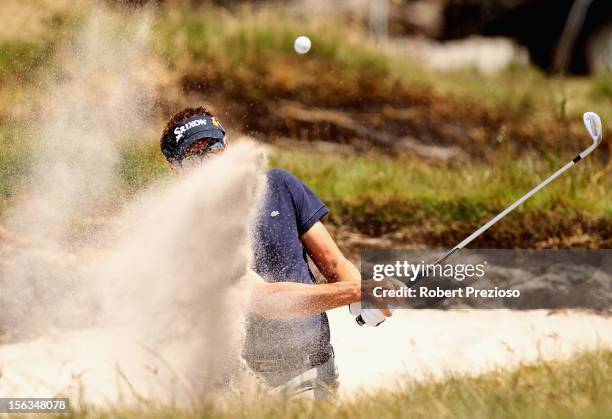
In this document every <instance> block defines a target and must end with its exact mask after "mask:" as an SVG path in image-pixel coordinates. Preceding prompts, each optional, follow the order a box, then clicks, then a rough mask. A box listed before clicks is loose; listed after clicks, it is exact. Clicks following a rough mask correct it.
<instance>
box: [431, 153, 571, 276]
mask: <svg viewBox="0 0 612 419" xmlns="http://www.w3.org/2000/svg"><path fill="white" fill-rule="evenodd" d="M575 161H576V159H574V160H571V161H569V162H568V163H567V164H566V165H565V166H563V167H562V168H560V169H559V170H557V171H556V172H555V173H553V174H552V175H550V176H549V177H548V178H547V179H546V180H544V181H543V182H541V183H540V184H539V185H537V186H536V187H535V188H533V189H532V190H530V191H529V192H527V193H526V194H525V195H523V196H522V197H520V198H519V199H517V200H516V201H514V203H513V204H512V205H510V206H509V207H508V208H506V209H505V210H503V211H502V212H500V213H499V214H497V215H496V216H495V217H493V218H492V219H491V220H489V221H488V222H487V223H486V224H484V225H483V226H482V227H480V228H479V229H478V230H476V231H475V232H473V233H472V234H470V235H469V236H468V237H466V238H465V239H464V240H463V241H462V242H461V243H459V244H458V245H456V246H455V247H453V248H452V249H451V250H449V251H448V252H447V253H446V254H445V255H443V256H441V257H440V258H439V259H438V260H436V261H435V262H434V263H433V264H434V265H438V264H440V263H444V261H445V260H446V259H448V258H449V257H450V256H451V255H452V254H453V253H455V252H457V251H459V250H461V249H463V248H464V247H465V246H467V245H468V244H470V243H471V242H472V241H473V240H474V239H475V238H476V237H478V236H480V235H481V234H482V233H484V232H485V231H487V230H488V229H489V228H490V227H491V226H493V225H494V224H495V223H497V222H498V221H499V220H501V219H502V218H504V217H505V216H506V215H508V214H509V213H511V212H512V211H513V210H514V209H515V208H516V207H518V206H519V205H521V204H522V203H523V202H525V201H526V200H528V199H529V198H531V197H532V196H533V195H535V194H536V193H537V192H538V191H539V190H540V189H542V188H544V187H545V186H546V185H548V184H549V183H550V182H552V181H553V180H555V179H556V178H558V177H559V176H561V174H563V173H564V172H565V171H567V169H569V168H570V167H572V166H573V165H574V164H575Z"/></svg>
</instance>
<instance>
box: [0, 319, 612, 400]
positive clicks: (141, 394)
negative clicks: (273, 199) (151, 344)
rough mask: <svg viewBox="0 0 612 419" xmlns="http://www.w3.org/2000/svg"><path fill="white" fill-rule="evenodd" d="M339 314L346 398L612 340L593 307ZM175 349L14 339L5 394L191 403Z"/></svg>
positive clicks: (108, 339)
mask: <svg viewBox="0 0 612 419" xmlns="http://www.w3.org/2000/svg"><path fill="white" fill-rule="evenodd" d="M329 314H330V321H331V326H332V341H333V343H334V347H335V352H336V360H337V363H338V368H339V372H340V377H341V389H342V390H341V391H342V393H341V394H342V396H343V397H344V398H350V397H351V396H353V395H355V394H358V393H360V392H362V391H366V392H372V391H376V390H380V389H393V388H397V385H398V383H401V382H402V381H403V380H405V378H406V377H408V378H412V379H416V380H423V379H428V378H441V377H443V376H444V375H445V374H449V373H465V374H478V373H482V372H486V371H490V370H492V369H494V368H498V367H502V368H511V367H512V366H515V365H517V364H519V363H522V362H534V361H538V360H549V359H559V358H564V357H567V356H569V355H571V354H573V353H576V352H577V351H580V350H585V349H595V348H602V347H612V318H606V317H603V316H598V315H595V314H589V313H584V312H572V311H570V312H565V313H558V314H549V313H548V312H547V311H528V312H516V311H510V310H490V311H486V310H455V311H435V310H414V311H401V310H400V311H396V313H395V314H394V316H393V318H392V319H390V320H388V321H387V322H385V323H384V324H383V325H381V326H380V327H378V328H366V327H362V328H360V327H358V326H357V325H356V324H354V321H353V319H352V317H350V316H349V315H348V310H346V309H345V308H342V309H337V310H333V311H331V312H330V313H329ZM166 355H169V356H171V354H158V353H155V352H154V351H151V350H150V349H149V348H147V347H146V346H143V345H142V344H140V343H139V342H135V341H134V340H132V339H130V338H129V336H126V335H122V334H121V333H119V332H113V331H111V330H101V329H97V330H88V331H82V332H78V333H69V334H62V335H57V336H53V337H46V338H41V339H36V340H32V341H28V342H22V343H17V344H11V345H4V346H1V347H0V360H1V362H2V378H1V380H0V397H34V396H36V397H43V396H47V397H51V396H54V395H58V394H65V395H67V396H69V397H71V401H72V402H73V403H79V402H87V403H93V404H96V405H101V406H105V405H106V406H107V405H116V404H120V403H125V402H128V401H138V400H148V401H154V402H158V403H173V402H179V403H181V402H183V401H185V400H181V399H180V398H181V397H182V398H183V399H188V398H189V397H190V396H189V390H188V387H189V386H187V385H185V383H184V382H182V381H181V377H180V376H179V375H178V374H177V373H176V371H175V370H174V369H173V367H172V358H164V357H165V356H166Z"/></svg>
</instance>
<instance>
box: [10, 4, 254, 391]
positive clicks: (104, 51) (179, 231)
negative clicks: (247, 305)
mask: <svg viewBox="0 0 612 419" xmlns="http://www.w3.org/2000/svg"><path fill="white" fill-rule="evenodd" d="M132 13H133V14H132V15H131V16H125V15H120V14H118V13H116V12H111V11H109V10H107V9H104V8H97V9H95V10H94V11H93V12H92V14H91V16H90V18H89V19H88V20H87V21H86V23H85V24H84V26H83V29H82V31H81V32H80V33H78V35H77V36H76V37H75V40H74V42H73V43H72V44H71V45H68V46H66V47H65V48H64V49H63V50H62V53H61V54H60V60H59V62H60V63H61V65H60V67H59V68H58V69H56V73H57V75H56V77H55V81H54V82H53V83H52V85H51V86H50V87H48V88H47V89H46V90H45V91H44V93H42V99H41V109H44V110H45V111H44V112H43V113H41V114H40V115H38V116H37V118H36V119H35V120H33V121H32V122H31V124H30V126H29V131H30V132H31V133H32V135H33V137H34V141H33V145H34V147H33V149H32V161H31V170H30V175H29V177H28V182H27V185H26V187H25V190H24V191H23V193H22V194H21V196H22V198H20V199H19V202H18V203H17V204H16V205H15V206H14V207H13V208H11V209H10V210H9V212H8V216H7V218H6V220H5V224H6V225H7V226H8V227H9V229H10V230H11V231H12V232H13V233H14V234H15V235H16V236H17V237H18V238H19V245H18V246H14V248H13V249H11V250H10V251H5V252H4V253H2V254H3V255H5V256H6V255H8V256H7V257H5V258H4V260H3V261H2V263H1V268H2V269H1V270H0V287H1V289H2V293H0V313H2V314H1V315H0V332H2V333H4V334H5V336H6V335H8V336H9V338H11V336H12V338H13V339H16V338H21V339H24V338H41V337H45V336H48V335H49V334H53V333H54V332H60V333H61V332H63V331H65V330H68V329H70V330H75V329H82V328H85V327H103V328H105V329H112V330H114V331H117V333H116V334H114V335H113V336H115V338H114V339H126V342H127V341H128V340H129V341H130V342H138V343H139V344H142V345H143V347H147V348H150V351H151V352H155V353H157V352H159V355H160V356H162V357H167V358H166V360H170V361H172V362H173V365H172V370H173V371H176V373H177V375H180V376H181V377H182V379H185V380H187V382H188V383H189V385H188V387H190V388H192V390H193V394H194V395H196V397H197V396H198V395H199V394H202V393H208V392H210V390H211V389H217V388H223V387H227V386H228V385H230V384H231V382H232V380H233V379H234V376H235V375H236V371H237V370H240V365H239V364H240V342H241V327H242V326H241V321H242V317H243V316H242V308H243V307H244V296H245V292H246V289H245V279H244V278H245V275H246V273H247V267H248V264H249V254H250V250H249V249H250V243H249V225H250V222H251V221H252V219H253V217H254V214H255V212H256V208H257V203H258V200H259V197H260V196H261V194H262V188H263V185H264V180H263V175H262V171H263V166H264V162H263V158H262V156H261V154H260V153H259V152H258V150H257V149H256V148H255V147H254V146H253V145H237V146H235V147H233V148H232V150H230V151H228V152H227V153H225V154H224V155H223V156H220V157H218V158H215V159H213V160H212V161H211V162H209V163H208V164H207V165H206V166H205V167H203V168H200V169H198V170H196V171H195V172H193V173H191V174H190V175H189V176H188V177H187V178H184V179H181V180H180V181H175V182H173V183H171V184H169V185H165V186H158V187H155V188H152V189H151V190H149V191H148V192H146V193H143V194H142V195H141V196H139V197H138V198H137V199H135V201H134V202H133V203H131V204H130V205H126V210H125V211H124V212H123V213H122V214H121V215H120V216H118V218H117V219H115V220H114V221H113V222H112V223H109V224H112V226H113V227H112V230H110V231H105V232H103V233H104V234H101V233H99V234H92V233H90V232H87V230H86V229H84V223H83V220H84V219H85V218H87V217H89V216H90V214H94V213H96V211H98V210H99V207H100V206H101V205H103V204H104V202H106V200H107V199H108V197H109V194H112V192H113V186H114V185H115V182H116V180H117V179H116V174H117V169H118V164H119V151H118V146H119V144H120V142H121V141H122V139H125V138H127V137H130V136H133V133H137V132H139V130H140V129H144V128H146V127H147V126H148V125H151V124H152V121H151V119H150V117H149V110H150V109H151V106H152V104H153V100H154V97H155V95H154V92H155V80H154V79H153V78H152V77H151V76H150V75H149V73H148V72H147V66H148V64H149V63H150V62H151V61H152V60H154V59H155V57H154V54H153V53H152V51H151V48H150V27H151V18H150V15H149V14H147V13H146V12H144V13H137V12H132ZM94 244H95V245H97V246H98V247H100V246H103V247H105V250H104V251H102V252H101V254H100V255H98V256H97V257H95V258H92V257H90V256H89V254H90V252H89V253H88V252H85V251H84V249H90V248H91V247H92V245H94ZM118 336H120V338H119V337H118ZM126 346H127V345H126ZM114 347H120V345H115V346H114ZM64 350H65V352H66V351H67V352H66V353H67V354H68V355H66V354H64V355H63V356H68V357H69V356H72V355H74V357H79V356H81V357H82V356H83V354H77V353H73V354H72V355H70V348H64ZM138 361H139V360H138V359H129V360H128V361H127V364H130V363H132V364H134V363H137V362H138ZM21 362H24V363H27V362H29V361H28V360H27V359H22V360H21ZM124 378H125V377H124ZM113 384H114V383H109V382H107V383H106V384H104V385H113ZM2 385H3V383H2V382H0V391H1V390H2Z"/></svg>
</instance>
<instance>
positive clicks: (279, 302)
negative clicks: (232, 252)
mask: <svg viewBox="0 0 612 419" xmlns="http://www.w3.org/2000/svg"><path fill="white" fill-rule="evenodd" d="M252 274H253V275H254V276H255V277H256V280H255V281H254V283H253V288H252V293H251V301H250V309H251V310H252V311H253V312H255V313H257V314H259V315H261V316H263V317H266V318H269V319H287V318H293V317H302V316H311V315H314V314H319V313H322V312H324V311H327V310H331V309H332V308H336V307H341V306H344V305H347V304H351V303H354V302H356V301H359V299H360V288H359V283H354V282H337V283H333V284H321V285H310V284H300V283H295V282H272V283H267V282H264V280H263V279H261V278H260V277H259V275H257V274H256V273H255V272H252Z"/></svg>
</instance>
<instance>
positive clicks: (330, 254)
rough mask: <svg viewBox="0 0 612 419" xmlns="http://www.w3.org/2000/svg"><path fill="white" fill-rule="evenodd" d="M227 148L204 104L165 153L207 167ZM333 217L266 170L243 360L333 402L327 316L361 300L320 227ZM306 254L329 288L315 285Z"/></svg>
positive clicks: (352, 274)
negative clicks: (255, 279) (209, 160)
mask: <svg viewBox="0 0 612 419" xmlns="http://www.w3.org/2000/svg"><path fill="white" fill-rule="evenodd" d="M226 146H227V139H226V137H225V131H224V129H223V127H222V126H221V124H220V123H219V121H218V120H217V119H216V118H215V117H214V116H213V115H212V114H211V113H210V112H209V111H208V110H206V109H205V108H203V107H198V108H187V109H184V110H183V111H181V112H179V113H177V114H176V115H174V116H173V117H172V118H170V120H169V121H168V123H167V124H166V127H165V129H164V131H163V134H162V137H161V149H162V152H163V154H164V156H165V157H166V159H167V160H168V162H169V163H170V166H171V168H172V170H173V171H175V172H181V171H185V170H189V168H191V167H194V166H197V165H199V164H201V163H202V161H203V160H204V159H206V158H209V157H211V156H213V155H214V154H215V153H220V152H223V151H224V150H225V148H226ZM327 213H328V209H327V207H326V206H325V205H324V204H323V203H322V202H321V201H320V200H319V198H318V197H317V196H316V195H315V194H314V192H313V191H312V190H310V189H309V188H308V187H307V186H306V185H305V184H304V183H303V182H302V181H300V180H299V179H298V178H296V177H295V176H293V175H292V174H291V173H289V172H287V171H284V170H271V171H269V172H268V173H267V196H266V198H265V202H264V203H263V208H262V209H261V211H260V214H259V216H258V219H257V222H256V225H255V227H254V243H255V245H254V265H253V267H252V269H253V270H254V272H255V273H256V274H257V275H259V276H260V277H261V278H263V281H258V284H257V285H256V286H255V290H254V293H253V294H254V296H253V301H252V304H251V313H250V314H249V316H248V319H247V328H246V342H245V347H244V351H243V357H244V359H245V360H246V362H247V364H248V365H249V366H250V367H251V368H252V369H253V370H254V371H255V372H256V373H257V374H258V375H260V376H261V377H262V378H263V379H264V380H265V381H266V382H267V383H268V384H269V385H270V386H272V387H275V388H279V389H282V390H283V391H284V392H286V393H288V394H290V395H291V394H298V393H303V392H306V391H312V392H313V393H314V396H315V398H329V397H330V396H331V397H333V395H334V393H335V390H336V389H337V387H338V374H337V371H336V366H335V363H334V353H333V349H332V346H331V344H330V330H329V323H328V319H327V315H326V314H325V311H326V310H330V309H333V308H336V307H340V306H345V305H347V304H350V303H353V302H356V301H359V299H360V273H359V271H358V270H357V269H356V268H355V266H354V265H353V264H352V263H351V262H350V261H349V260H348V259H346V258H345V257H344V255H343V254H342V252H341V251H340V250H339V249H338V246H336V243H335V242H334V240H333V239H332V238H331V236H330V235H329V233H328V232H327V230H326V229H325V227H324V226H323V224H322V223H321V219H322V218H323V217H324V216H325V215H326V214H327ZM306 255H309V256H310V257H311V259H312V260H313V262H314V263H315V265H316V266H317V268H318V269H319V270H320V271H321V273H322V274H323V275H324V276H325V278H326V279H327V283H326V284H317V285H315V282H314V276H313V274H312V272H311V270H310V268H309V266H308V262H307V259H306ZM385 313H386V314H387V315H390V312H389V311H387V310H385Z"/></svg>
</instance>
